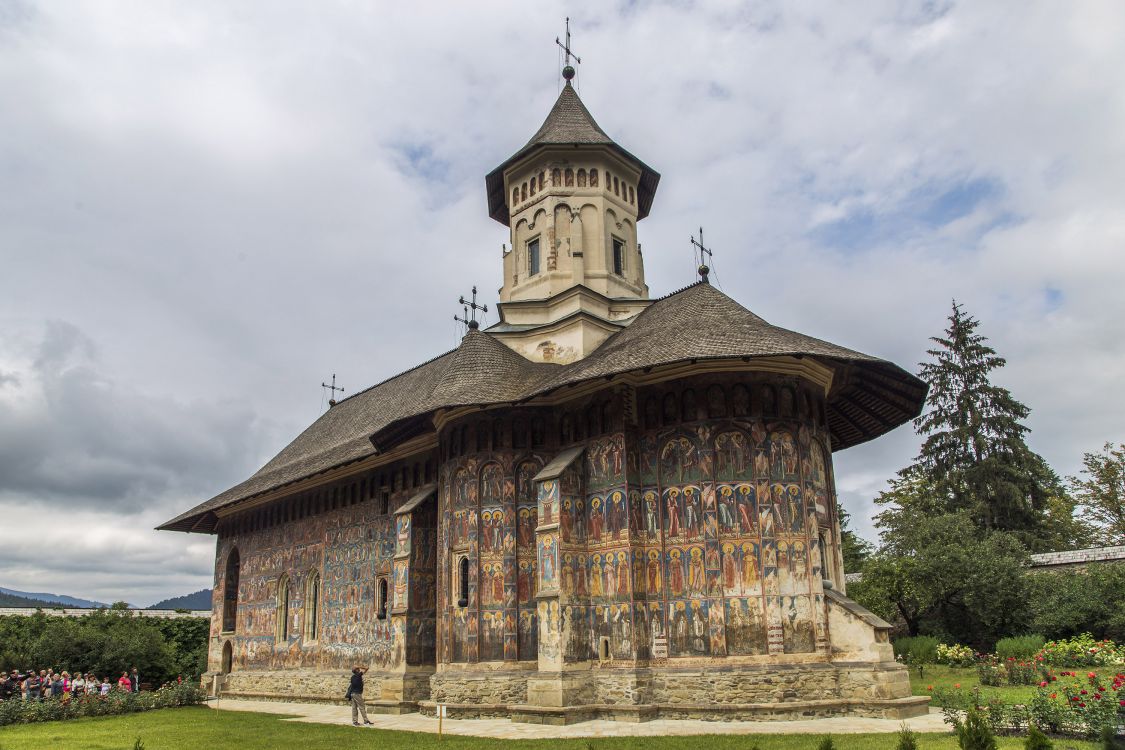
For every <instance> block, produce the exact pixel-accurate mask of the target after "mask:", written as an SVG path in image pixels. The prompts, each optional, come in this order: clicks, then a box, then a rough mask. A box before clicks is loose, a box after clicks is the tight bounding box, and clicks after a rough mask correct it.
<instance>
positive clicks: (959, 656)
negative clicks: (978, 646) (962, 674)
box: [937, 643, 977, 667]
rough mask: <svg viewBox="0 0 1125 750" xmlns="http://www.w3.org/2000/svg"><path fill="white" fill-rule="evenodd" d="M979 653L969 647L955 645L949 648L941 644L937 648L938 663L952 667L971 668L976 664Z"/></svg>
mask: <svg viewBox="0 0 1125 750" xmlns="http://www.w3.org/2000/svg"><path fill="white" fill-rule="evenodd" d="M976 660H977V652H976V651H974V650H973V649H971V648H970V647H968V646H962V645H960V644H957V643H955V644H953V645H952V646H947V645H946V644H944V643H939V644H938V647H937V663H938V664H946V665H948V666H950V667H971V666H973V664H975V663H976Z"/></svg>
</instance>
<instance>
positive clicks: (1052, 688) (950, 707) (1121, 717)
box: [933, 672, 1125, 737]
mask: <svg viewBox="0 0 1125 750" xmlns="http://www.w3.org/2000/svg"><path fill="white" fill-rule="evenodd" d="M933 695H934V702H935V703H939V704H940V705H941V706H942V713H943V714H945V721H946V723H948V724H950V725H952V724H954V722H955V721H956V720H957V719H958V718H959V717H960V716H962V715H963V714H964V713H965V712H966V711H968V710H969V708H971V707H976V708H978V709H980V710H981V711H982V712H983V714H984V716H985V717H986V719H987V721H988V723H989V725H990V726H991V727H992V730H993V731H994V732H997V733H1016V732H1022V731H1024V730H1026V729H1027V727H1028V726H1030V725H1031V724H1034V725H1035V726H1037V727H1039V728H1040V729H1042V730H1043V731H1047V732H1050V733H1052V734H1064V735H1071V736H1075V737H1096V736H1098V735H1099V734H1100V733H1101V731H1102V729H1103V728H1105V727H1107V726H1108V727H1112V728H1114V729H1118V730H1120V728H1121V727H1122V726H1123V725H1125V673H1118V674H1116V675H1114V676H1112V677H1108V678H1103V677H1101V676H1099V675H1098V674H1096V673H1095V672H1087V673H1078V672H1060V673H1059V674H1057V675H1055V674H1050V673H1048V674H1047V675H1045V678H1044V679H1042V680H1040V681H1039V683H1038V685H1037V686H1036V691H1035V694H1034V695H1033V696H1032V698H1031V701H1030V702H1029V703H1027V704H1013V703H1006V702H1004V701H1003V700H1000V699H998V698H989V699H988V700H986V701H982V700H981V694H980V691H979V689H978V690H973V691H972V692H968V691H963V690H959V689H958V690H944V689H941V688H939V689H937V690H935V691H934V693H933Z"/></svg>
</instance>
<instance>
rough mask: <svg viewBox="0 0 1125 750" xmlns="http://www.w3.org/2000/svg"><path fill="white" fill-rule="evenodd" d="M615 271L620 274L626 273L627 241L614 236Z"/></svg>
mask: <svg viewBox="0 0 1125 750" xmlns="http://www.w3.org/2000/svg"><path fill="white" fill-rule="evenodd" d="M613 272H614V273H615V274H617V275H618V276H621V275H623V274H624V273H625V241H624V240H619V239H617V238H616V237H614V238H613Z"/></svg>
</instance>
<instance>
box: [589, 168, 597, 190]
mask: <svg viewBox="0 0 1125 750" xmlns="http://www.w3.org/2000/svg"><path fill="white" fill-rule="evenodd" d="M597 186H598V170H596V169H591V170H590V187H597Z"/></svg>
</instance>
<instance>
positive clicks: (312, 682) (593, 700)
mask: <svg viewBox="0 0 1125 750" xmlns="http://www.w3.org/2000/svg"><path fill="white" fill-rule="evenodd" d="M367 685H368V690H367V691H366V696H365V697H366V698H367V701H366V702H367V704H368V706H369V710H372V711H375V712H379V713H391V714H398V713H408V712H414V711H420V712H421V713H422V714H423V715H427V716H433V715H434V714H435V712H436V707H437V706H438V705H439V704H440V705H443V706H445V707H446V712H447V713H446V715H447V716H448V717H450V718H459V719H467V718H510V719H511V720H512V721H516V722H528V723H536V724H556V725H562V724H573V723H576V722H581V721H589V720H592V719H609V720H615V721H625V722H640V721H649V720H652V719H706V720H713V721H740V720H741V721H771V720H786V719H808V718H823V717H831V716H860V717H865V718H885V719H896V720H898V719H905V718H909V717H913V716H921V715H923V714H925V713H926V712H927V710H928V704H929V698H927V697H924V696H912V695H911V694H910V680H909V676H908V673H907V671H906V668H905V667H903V666H901V665H898V664H894V663H893V662H892V663H839V662H836V663H832V662H813V663H802V664H740V665H730V664H725V665H717V666H707V665H704V666H674V667H673V666H669V667H664V666H660V667H636V668H634V667H620V666H618V667H606V668H598V667H597V666H594V667H592V668H589V669H580V670H575V671H566V672H559V673H543V672H536V671H530V670H504V669H485V668H482V669H481V670H480V671H476V670H474V671H468V670H449V671H442V672H438V673H435V674H433V675H428V674H408V675H402V674H378V673H374V672H372V673H369V674H368V679H367ZM346 688H347V673H346V672H342V671H341V672H309V671H305V670H292V671H276V672H258V671H249V670H248V671H240V672H235V673H232V674H229V675H226V676H225V677H224V678H223V685H222V690H221V695H222V697H225V698H245V699H254V700H272V701H302V702H333V703H337V702H338V703H343V697H344V692H345V690H346Z"/></svg>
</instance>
